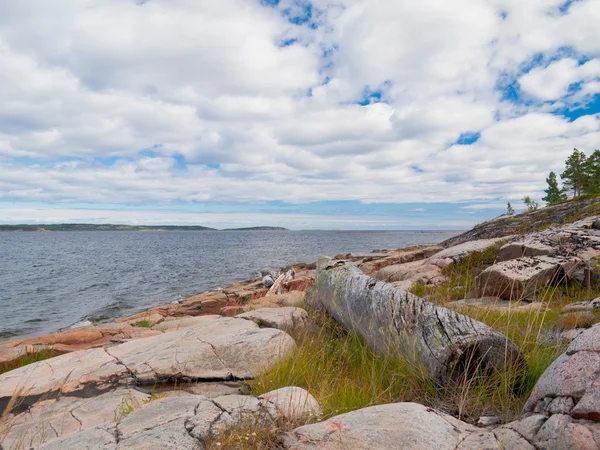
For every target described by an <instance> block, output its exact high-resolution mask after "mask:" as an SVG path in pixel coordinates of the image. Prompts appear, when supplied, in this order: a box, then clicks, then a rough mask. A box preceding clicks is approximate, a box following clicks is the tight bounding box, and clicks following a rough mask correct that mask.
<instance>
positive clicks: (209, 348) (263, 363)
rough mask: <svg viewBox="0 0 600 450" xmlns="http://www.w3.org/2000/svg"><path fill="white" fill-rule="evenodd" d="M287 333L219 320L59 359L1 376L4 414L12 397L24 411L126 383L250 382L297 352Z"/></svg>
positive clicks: (245, 322)
mask: <svg viewBox="0 0 600 450" xmlns="http://www.w3.org/2000/svg"><path fill="white" fill-rule="evenodd" d="M295 347H296V346H295V343H294V341H293V339H292V338H291V337H290V336H289V335H287V334H286V333H284V332H283V331H280V330H276V329H272V328H263V329H261V328H259V327H258V325H256V324H255V323H253V322H251V321H249V320H243V319H233V318H219V319H216V320H212V321H209V322H205V323H201V324H199V325H196V326H194V327H191V328H186V329H183V330H180V331H173V332H170V333H160V334H159V335H157V336H152V337H148V338H144V339H137V340H135V341H129V342H125V343H123V344H120V345H117V346H115V347H111V348H107V349H92V350H86V351H80V352H74V353H68V354H66V355H62V356H58V357H56V358H52V359H49V360H46V361H41V362H39V363H34V364H31V365H28V366H25V367H21V368H19V369H16V370H13V371H10V372H7V373H5V374H3V375H0V411H3V410H4V408H5V407H6V405H7V403H8V401H9V400H10V398H11V396H12V395H13V393H14V392H18V391H21V396H22V401H23V406H27V405H31V404H32V402H34V401H36V400H37V399H39V398H40V397H41V396H46V398H48V396H53V395H56V394H58V393H61V394H69V395H78V396H89V395H90V394H91V393H97V392H102V391H106V390H108V389H110V388H114V386H116V385H119V384H125V383H127V382H130V383H131V382H136V383H156V382H160V381H163V380H170V379H181V378H190V379H194V380H198V379H225V380H227V379H231V378H232V377H235V378H238V379H247V378H252V377H253V376H254V375H255V374H256V373H258V372H259V371H261V370H263V369H264V368H266V367H268V366H269V365H271V364H274V363H276V362H277V361H279V360H280V359H281V358H283V357H286V355H287V354H288V353H289V352H291V351H292V350H293V349H295Z"/></svg>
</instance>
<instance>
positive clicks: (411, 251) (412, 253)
mask: <svg viewBox="0 0 600 450" xmlns="http://www.w3.org/2000/svg"><path fill="white" fill-rule="evenodd" d="M440 250H443V247H440V246H439V245H433V246H427V247H412V248H407V249H400V250H394V251H392V252H389V253H386V254H387V256H386V257H384V258H377V259H371V258H367V259H360V258H358V259H354V258H352V254H348V255H341V256H342V257H341V258H338V257H337V256H336V257H335V258H334V259H350V260H351V261H355V262H356V264H357V267H358V268H359V269H360V270H362V271H363V272H364V273H366V274H367V275H371V274H373V273H375V272H377V271H379V270H381V269H382V268H383V267H387V266H391V265H394V264H405V263H409V262H413V261H422V260H424V259H425V258H429V257H430V256H432V255H434V254H436V253H437V252H439V251H440Z"/></svg>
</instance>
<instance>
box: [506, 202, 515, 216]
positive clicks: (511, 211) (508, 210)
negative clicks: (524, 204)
mask: <svg viewBox="0 0 600 450" xmlns="http://www.w3.org/2000/svg"><path fill="white" fill-rule="evenodd" d="M514 213H515V210H514V208H513V207H512V205H511V204H510V202H508V204H507V205H506V214H508V215H510V216H512V215H513V214H514Z"/></svg>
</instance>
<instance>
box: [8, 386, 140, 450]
mask: <svg viewBox="0 0 600 450" xmlns="http://www.w3.org/2000/svg"><path fill="white" fill-rule="evenodd" d="M148 399H150V396H149V395H147V394H144V393H142V392H139V391H136V390H135V389H126V388H117V389H114V390H112V391H110V392H107V393H105V394H102V395H99V396H97V397H91V398H79V397H69V396H63V397H60V398H58V399H55V400H54V399H52V400H42V401H40V402H38V403H36V404H35V405H33V406H32V407H31V408H30V409H29V410H28V411H27V412H26V413H23V414H19V415H16V416H15V415H9V417H8V423H9V424H10V429H9V431H8V433H7V434H6V435H5V436H3V440H2V445H4V447H5V448H9V449H12V448H18V447H19V446H23V447H25V448H30V447H37V446H40V445H42V444H43V443H45V442H49V441H51V440H55V439H59V438H66V437H68V436H70V435H72V434H75V433H78V432H80V431H83V430H86V429H88V428H94V427H97V426H99V425H104V424H107V423H110V422H114V421H115V420H117V419H119V418H120V416H121V414H123V413H124V412H126V411H128V409H129V408H138V407H140V406H142V405H143V404H144V401H148Z"/></svg>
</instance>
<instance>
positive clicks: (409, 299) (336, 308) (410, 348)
mask: <svg viewBox="0 0 600 450" xmlns="http://www.w3.org/2000/svg"><path fill="white" fill-rule="evenodd" d="M306 302H307V304H308V305H310V306H313V307H318V308H324V309H326V310H327V311H328V312H329V313H330V314H331V315H332V316H333V317H334V318H335V319H336V320H337V321H338V322H339V323H340V324H341V325H342V326H343V327H344V328H346V329H348V330H353V331H356V332H358V333H359V334H360V335H361V336H362V338H363V339H364V341H365V343H366V344H367V345H368V346H369V347H370V348H371V349H373V350H374V351H376V352H377V353H379V354H389V353H390V352H391V353H394V352H396V353H397V352H400V353H401V354H403V355H404V356H406V357H414V358H415V359H416V361H417V362H418V363H420V364H421V365H422V367H423V368H424V369H425V371H426V373H427V375H428V376H429V378H431V379H432V380H433V381H435V382H437V383H438V384H439V385H441V386H443V385H445V384H446V383H447V382H448V381H450V380H452V379H456V378H457V377H459V376H460V375H462V374H463V373H464V372H465V370H468V371H470V370H474V369H476V367H475V366H476V364H475V363H477V364H480V365H481V366H480V367H482V368H484V369H490V368H494V369H500V368H502V367H503V366H505V365H506V364H507V363H520V364H523V363H524V359H523V355H522V354H521V352H520V351H519V349H518V348H517V347H516V346H515V344H514V343H513V342H512V341H511V340H510V339H508V338H507V337H506V336H504V335H503V334H501V333H499V332H497V331H496V330H493V329H492V328H490V327H488V326H487V325H484V324H483V323H481V322H478V321H476V320H473V319H471V318H470V317H467V316H464V315H462V314H459V313H457V312H455V311H452V310H449V309H447V308H442V307H439V306H436V305H434V304H432V303H430V302H427V301H425V300H423V299H422V298H420V297H417V296H416V295H413V294H410V293H408V292H405V291H403V290H401V289H399V288H398V287H396V286H394V285H392V284H389V283H384V282H382V281H377V280H375V279H374V278H371V277H369V276H367V275H365V274H363V273H362V272H361V271H360V270H359V269H358V268H356V267H355V266H354V264H352V263H351V262H349V261H340V260H332V259H330V258H321V259H319V261H318V262H317V273H316V283H315V286H314V287H313V288H311V289H310V290H309V291H308V292H307V295H306Z"/></svg>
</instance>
